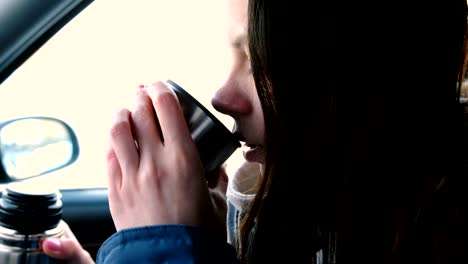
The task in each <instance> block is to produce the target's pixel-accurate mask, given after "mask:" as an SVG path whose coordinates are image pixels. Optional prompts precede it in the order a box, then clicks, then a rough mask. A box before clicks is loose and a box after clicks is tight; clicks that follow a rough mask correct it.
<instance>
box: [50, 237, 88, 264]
mask: <svg viewBox="0 0 468 264" xmlns="http://www.w3.org/2000/svg"><path fill="white" fill-rule="evenodd" d="M41 245H42V250H43V251H44V253H45V254H46V255H48V256H50V257H52V258H55V259H60V260H65V261H66V262H67V263H68V264H88V263H94V261H93V259H92V257H91V255H90V254H89V253H88V252H87V251H86V250H84V249H83V248H82V247H81V245H80V244H79V243H78V241H77V240H76V239H73V238H61V239H57V238H46V239H45V240H43V241H42V244H41Z"/></svg>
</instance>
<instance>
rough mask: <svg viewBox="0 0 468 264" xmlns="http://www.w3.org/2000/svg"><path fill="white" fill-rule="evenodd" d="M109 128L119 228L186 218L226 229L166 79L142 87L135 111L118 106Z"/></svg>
mask: <svg viewBox="0 0 468 264" xmlns="http://www.w3.org/2000/svg"><path fill="white" fill-rule="evenodd" d="M153 109H154V110H153ZM154 113H155V114H154ZM155 115H156V116H155ZM156 119H157V120H158V122H156V121H155V120H156ZM158 123H159V124H158ZM110 132H111V133H110V149H109V152H108V155H107V165H108V178H109V204H110V210H111V214H112V218H113V220H114V224H115V227H116V229H117V230H122V229H125V228H131V227H137V226H145V225H162V224H186V225H192V226H202V227H206V228H208V229H212V230H213V229H215V230H214V231H216V232H219V231H220V230H219V228H222V232H223V233H224V232H225V226H222V227H220V224H219V221H218V219H217V218H216V217H215V216H216V214H215V212H214V208H213V203H212V200H211V197H210V193H209V190H208V186H207V182H206V180H205V176H204V170H203V165H202V163H201V161H200V157H199V154H198V151H197V149H196V146H195V143H194V142H193V140H192V137H191V134H190V132H189V130H188V127H187V125H186V122H185V119H184V116H183V113H182V110H181V107H180V105H179V102H178V99H177V97H176V95H175V93H174V92H173V91H172V90H170V89H169V88H168V87H167V86H166V85H165V84H164V83H162V82H158V83H155V84H153V85H151V86H150V87H147V88H144V87H143V88H140V89H139V91H138V92H137V95H136V103H135V107H134V109H133V111H132V112H130V111H128V110H126V109H123V110H121V111H119V112H118V113H117V114H116V117H115V120H114V123H113V125H112V128H111V131H110ZM213 221H215V222H216V223H218V224H215V225H214V223H213ZM214 226H216V228H215V227H214Z"/></svg>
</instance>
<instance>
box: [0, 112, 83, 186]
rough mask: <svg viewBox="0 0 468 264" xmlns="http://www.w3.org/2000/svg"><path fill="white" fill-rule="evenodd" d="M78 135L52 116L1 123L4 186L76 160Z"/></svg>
mask: <svg viewBox="0 0 468 264" xmlns="http://www.w3.org/2000/svg"><path fill="white" fill-rule="evenodd" d="M78 155H79V147H78V140H77V138H76V134H75V132H74V131H73V130H72V128H71V127H70V126H69V125H68V124H66V123H65V122H63V121H61V120H59V119H56V118H52V117H24V118H17V119H11V120H8V121H5V122H0V165H1V166H0V183H8V182H12V181H21V180H25V179H28V178H31V177H36V176H39V175H42V174H45V173H48V172H52V171H55V170H58V169H61V168H63V167H65V166H68V165H70V164H72V163H73V162H75V161H76V159H77V158H78Z"/></svg>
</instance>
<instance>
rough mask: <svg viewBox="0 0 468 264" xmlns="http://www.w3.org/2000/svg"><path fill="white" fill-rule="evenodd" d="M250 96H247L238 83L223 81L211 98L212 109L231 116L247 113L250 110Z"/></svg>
mask: <svg viewBox="0 0 468 264" xmlns="http://www.w3.org/2000/svg"><path fill="white" fill-rule="evenodd" d="M250 102H251V98H248V97H247V96H246V95H245V94H244V93H243V92H242V89H241V87H240V86H239V85H237V84H235V83H229V82H227V83H225V84H224V85H223V86H222V87H221V88H219V89H218V90H217V91H216V93H215V94H214V95H213V97H212V98H211V105H213V107H214V109H216V110H217V111H219V112H221V113H223V114H225V115H230V116H232V117H238V116H241V115H247V114H249V113H250V112H251V111H252V104H251V103H250Z"/></svg>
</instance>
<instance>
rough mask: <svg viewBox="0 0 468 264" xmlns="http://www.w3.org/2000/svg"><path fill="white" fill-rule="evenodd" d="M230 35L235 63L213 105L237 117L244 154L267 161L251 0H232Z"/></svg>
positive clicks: (235, 131)
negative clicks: (251, 40)
mask: <svg viewBox="0 0 468 264" xmlns="http://www.w3.org/2000/svg"><path fill="white" fill-rule="evenodd" d="M228 1H229V5H228V10H229V11H228V15H229V23H228V39H229V42H230V47H231V50H232V54H233V63H232V66H231V69H230V72H229V75H228V78H227V80H226V81H225V82H224V84H223V85H222V86H221V87H220V88H219V90H218V91H217V92H216V93H215V95H214V96H213V98H212V101H211V103H212V105H213V107H214V108H215V109H216V110H218V111H219V112H221V113H223V114H226V115H230V116H231V117H233V118H234V120H235V128H234V133H235V134H236V135H238V136H239V137H240V138H241V141H243V142H245V144H244V146H243V149H242V150H243V154H244V158H245V159H246V160H247V161H251V162H259V163H264V161H265V152H264V150H265V149H264V132H265V126H264V120H263V110H262V107H261V104H260V100H259V98H258V95H257V91H256V89H255V84H254V80H253V76H252V74H251V70H250V59H249V52H248V42H247V41H248V40H247V5H248V0H228Z"/></svg>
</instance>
